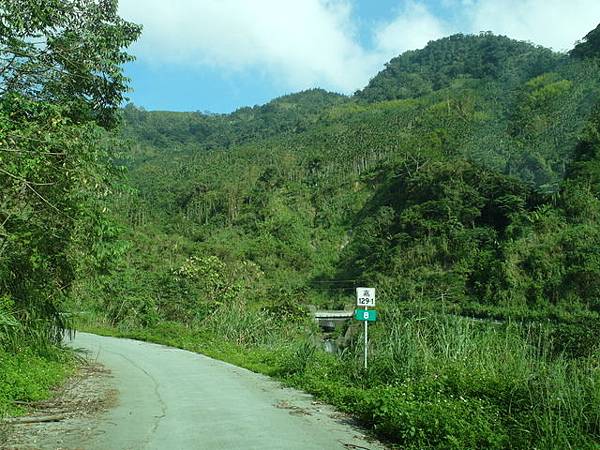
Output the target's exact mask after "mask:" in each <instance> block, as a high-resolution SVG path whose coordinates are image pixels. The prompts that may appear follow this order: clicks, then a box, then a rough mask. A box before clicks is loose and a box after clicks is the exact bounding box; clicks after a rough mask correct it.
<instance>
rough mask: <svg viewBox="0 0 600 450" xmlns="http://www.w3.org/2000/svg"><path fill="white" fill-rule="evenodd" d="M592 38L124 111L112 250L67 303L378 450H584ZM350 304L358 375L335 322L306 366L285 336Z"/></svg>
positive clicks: (594, 121) (306, 346) (591, 313)
mask: <svg viewBox="0 0 600 450" xmlns="http://www.w3.org/2000/svg"><path fill="white" fill-rule="evenodd" d="M582 34H584V33H582ZM596 35H597V31H593V32H591V33H589V34H588V35H586V37H585V38H584V39H583V40H582V41H581V42H580V43H579V44H578V45H577V46H576V47H575V48H574V49H573V50H572V51H571V52H570V54H568V55H565V54H557V53H554V52H552V51H550V50H548V49H544V48H541V47H536V46H534V45H531V44H529V43H525V42H519V41H514V40H511V39H509V38H506V37H501V36H494V35H491V34H489V33H484V34H481V35H477V36H464V35H455V36H450V37H448V38H445V39H442V40H440V41H435V42H431V43H429V44H428V45H427V47H426V48H424V49H422V50H417V51H411V52H407V53H405V54H402V55H400V56H399V57H397V58H395V59H393V60H392V61H390V63H388V64H387V65H386V68H385V69H384V70H383V71H382V72H381V73H379V74H378V75H377V76H375V77H374V78H373V79H372V80H371V82H370V83H369V85H368V86H366V87H365V88H364V89H362V90H360V91H358V92H357V93H356V95H355V96H353V97H343V96H339V95H335V94H329V93H327V92H324V91H321V90H313V91H306V92H301V93H298V94H294V95H291V96H286V97H282V98H279V99H276V100H274V101H272V102H270V103H268V104H266V105H264V106H260V107H258V106H257V107H254V108H243V109H240V110H238V111H236V112H234V113H232V114H229V115H210V114H202V113H169V112H148V111H144V110H142V109H140V108H136V107H135V106H134V105H129V106H127V107H126V108H125V109H124V113H123V114H124V120H125V126H124V129H123V134H124V136H125V137H126V138H127V139H129V140H130V142H131V145H132V152H131V153H130V156H129V158H128V159H126V160H123V163H124V164H125V165H127V166H128V167H129V175H128V177H129V184H130V186H131V189H130V190H129V191H127V192H126V193H122V194H120V195H119V196H115V197H114V200H115V201H114V202H113V205H112V207H111V210H112V212H113V214H114V216H115V220H116V221H117V222H118V223H119V224H120V227H121V237H122V239H123V240H124V241H125V242H126V243H127V245H128V246H129V251H127V252H126V253H125V254H124V256H123V257H122V258H120V259H117V260H114V261H113V263H112V265H111V266H110V267H107V268H106V271H105V272H104V274H102V275H100V276H96V277H90V278H87V279H85V280H83V281H82V282H80V283H78V284H77V286H76V289H75V294H76V295H75V296H74V300H73V304H74V308H76V309H77V310H87V311H88V312H87V313H86V314H91V317H93V319H89V318H88V319H86V320H84V321H83V323H87V324H88V325H87V326H88V327H89V326H92V328H93V327H95V326H97V323H98V320H100V321H102V322H103V323H104V324H105V325H104V326H108V327H112V329H113V330H118V332H120V333H124V334H125V335H130V336H137V337H142V338H144V339H152V340H158V341H160V342H166V343H170V344H174V345H179V346H183V347H185V348H190V349H194V350H200V351H203V352H208V353H211V354H214V355H216V356H218V357H223V358H226V359H229V360H230V361H233V362H235V363H237V364H242V365H246V366H249V367H251V368H254V369H255V370H261V371H265V372H267V373H269V374H271V375H277V376H279V377H281V378H283V379H285V380H286V381H287V382H289V383H292V384H295V385H297V386H300V387H302V388H304V389H306V390H309V391H310V392H313V393H315V394H317V395H319V396H320V397H322V398H324V399H326V400H327V401H330V402H332V403H334V404H336V405H337V406H338V407H339V408H341V409H344V410H346V411H349V412H351V413H353V414H355V415H357V416H359V417H360V418H362V419H363V421H364V422H365V423H367V424H371V425H373V426H374V428H375V430H376V431H377V432H378V434H379V435H380V436H384V437H387V438H388V439H390V440H391V441H393V442H396V443H398V444H400V445H402V446H403V447H402V448H532V447H536V448H567V447H573V448H574V447H576V448H596V446H597V445H598V443H599V442H600V427H599V426H600V425H599V424H600V398H599V397H598V392H600V388H599V387H600V375H599V373H598V366H597V364H598V356H599V353H598V351H599V341H598V335H599V334H598V332H599V331H600V330H599V328H598V323H599V322H598V319H599V318H600V282H599V281H598V280H599V277H598V275H599V274H600V250H599V249H600V228H599V227H598V219H599V218H600V197H599V196H600V191H599V189H600V178H599V177H600V171H599V170H600V169H598V167H599V166H598V157H599V153H598V151H599V150H600V102H599V100H600V77H599V73H600V71H599V69H600V59H598V58H597V55H598V53H597V52H596V47H597V45H596V44H597V43H596V40H597V39H596ZM358 285H363V286H365V285H368V286H375V287H376V288H377V293H378V294H377V295H378V305H380V306H379V307H378V309H379V310H380V315H381V320H380V321H379V322H378V324H377V325H376V327H375V329H374V331H373V340H372V343H371V345H372V349H371V355H372V364H371V366H370V368H369V370H368V371H367V372H365V371H364V370H363V369H362V368H361V367H360V366H361V364H360V352H361V351H362V347H361V342H362V341H361V339H359V333H360V331H359V330H358V329H357V328H356V327H355V326H354V325H351V326H350V327H349V328H348V329H347V330H346V331H345V334H344V333H343V334H342V335H340V336H339V337H338V339H337V342H338V344H339V345H340V353H339V354H337V355H328V354H325V353H323V352H322V351H321V350H320V349H319V348H318V347H319V345H318V340H319V338H318V336H319V333H318V331H317V330H315V329H314V327H313V326H311V325H310V324H309V322H307V318H308V316H309V314H308V309H309V308H310V307H311V306H316V307H320V308H344V307H346V308H347V307H350V306H351V305H352V302H353V290H354V287H355V286H358ZM472 317H477V318H479V319H483V321H473V320H472V319H470V318H472ZM486 319H494V321H489V322H487V321H486ZM491 355H493V356H491ZM490 356H491V357H490ZM584 399H585V400H584Z"/></svg>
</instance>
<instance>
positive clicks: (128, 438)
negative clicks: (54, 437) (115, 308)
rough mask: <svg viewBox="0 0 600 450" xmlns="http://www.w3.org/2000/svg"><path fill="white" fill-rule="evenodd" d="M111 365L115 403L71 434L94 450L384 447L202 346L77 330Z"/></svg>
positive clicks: (79, 341) (95, 355) (83, 344)
mask: <svg viewBox="0 0 600 450" xmlns="http://www.w3.org/2000/svg"><path fill="white" fill-rule="evenodd" d="M71 345H72V346H73V347H76V348H82V349H85V350H87V351H88V352H89V356H90V357H91V358H92V359H95V360H97V361H98V362H100V363H102V364H103V365H105V366H106V367H107V368H109V369H110V370H111V371H112V375H113V378H112V382H113V383H114V386H115V387H116V388H117V390H118V397H117V398H118V400H117V405H116V406H115V407H113V408H111V409H110V410H109V411H107V412H105V413H104V414H103V415H102V416H101V417H100V418H99V419H98V423H97V424H95V425H94V427H93V429H92V430H88V432H87V433H82V435H81V436H79V437H75V439H80V442H70V443H69V442H65V444H66V445H68V446H69V447H70V446H71V445H73V446H76V447H77V448H84V449H89V450H96V449H98V450H99V449H102V450H113V449H114V450H121V449H135V450H137V449H161V450H183V449H211V450H213V449H214V450H220V449H227V450H229V449H245V450H246V449H260V450H268V449H273V450H275V449H276V450H283V449H303V450H306V449H319V450H330V449H331V450H333V449H382V448H383V446H382V445H381V444H378V443H375V442H372V441H367V440H365V437H364V435H363V433H362V432H361V431H360V430H359V429H357V428H355V427H354V426H353V425H351V424H350V423H349V421H348V420H347V419H346V418H345V417H344V416H343V415H341V414H336V413H335V411H333V410H332V409H331V408H329V407H327V406H325V405H322V404H319V403H317V402H314V401H313V399H312V398H311V397H310V396H309V395H307V394H305V393H302V392H299V391H296V390H293V389H288V388H284V387H282V386H281V385H280V384H279V383H277V382H275V381H273V380H271V379H270V378H268V377H265V376H262V375H258V374H255V373H253V372H250V371H248V370H245V369H242V368H239V367H236V366H232V365H230V364H227V363H224V362H221V361H217V360H214V359H211V358H208V357H206V356H203V355H199V354H196V353H191V352H187V351H184V350H178V349H174V348H171V347H165V346H162V345H156V344H149V343H145V342H139V341H134V340H130V339H117V338H111V337H101V336H96V335H93V334H86V333H78V334H77V337H76V338H75V340H74V341H73V342H72V343H71Z"/></svg>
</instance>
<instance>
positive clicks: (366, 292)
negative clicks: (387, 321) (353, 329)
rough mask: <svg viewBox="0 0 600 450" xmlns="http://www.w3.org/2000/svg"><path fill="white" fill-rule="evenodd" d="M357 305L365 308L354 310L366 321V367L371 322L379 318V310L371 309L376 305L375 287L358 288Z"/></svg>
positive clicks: (356, 316)
mask: <svg viewBox="0 0 600 450" xmlns="http://www.w3.org/2000/svg"><path fill="white" fill-rule="evenodd" d="M356 305H357V306H362V307H363V308H364V309H357V310H356V311H355V312H354V318H355V319H356V320H362V321H363V322H364V323H365V369H366V368H367V364H368V353H369V322H375V321H376V320H377V311H375V310H369V306H375V288H362V287H359V288H356Z"/></svg>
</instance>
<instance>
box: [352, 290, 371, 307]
mask: <svg viewBox="0 0 600 450" xmlns="http://www.w3.org/2000/svg"><path fill="white" fill-rule="evenodd" d="M356 304H357V305H358V306H375V288H363V287H358V288H356Z"/></svg>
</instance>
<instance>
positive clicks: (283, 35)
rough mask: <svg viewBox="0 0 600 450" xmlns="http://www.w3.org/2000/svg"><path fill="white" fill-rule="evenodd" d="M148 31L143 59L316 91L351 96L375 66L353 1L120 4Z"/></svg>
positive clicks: (140, 51) (139, 50) (140, 50)
mask: <svg viewBox="0 0 600 450" xmlns="http://www.w3.org/2000/svg"><path fill="white" fill-rule="evenodd" d="M120 12H121V14H122V15H123V16H124V17H125V18H127V19H130V20H133V21H136V22H140V23H142V24H143V25H144V34H143V37H142V38H141V40H140V42H139V43H138V44H136V46H135V47H134V49H133V50H134V52H135V53H136V55H137V56H138V58H139V59H142V60H145V61H151V62H156V63H164V64H173V63H175V64H177V63H178V64H184V65H188V66H189V65H192V66H193V65H196V66H211V67H217V68H220V69H223V70H224V71H227V72H230V71H233V72H235V71H240V70H246V69H248V68H254V69H256V68H258V69H262V70H263V71H265V72H267V73H269V74H271V75H273V74H276V75H277V76H278V77H280V78H282V79H284V80H285V81H286V84H287V85H288V86H289V87H290V88H293V89H301V88H305V87H309V86H314V85H317V84H320V85H324V86H327V87H329V88H333V89H338V90H341V91H344V92H351V91H353V90H354V89H355V88H356V87H358V86H361V85H362V84H364V83H366V82H367V81H368V79H369V76H370V75H372V73H373V70H375V67H376V65H375V64H374V63H375V60H374V58H373V57H372V56H370V55H369V54H367V53H366V52H365V51H364V50H363V48H362V47H361V46H360V45H359V44H358V43H357V41H356V39H355V36H354V30H353V22H352V18H351V5H350V3H349V0H302V1H297V0H253V1H247V0H171V1H168V2H167V1H165V0H143V1H141V0H121V5H120Z"/></svg>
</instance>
